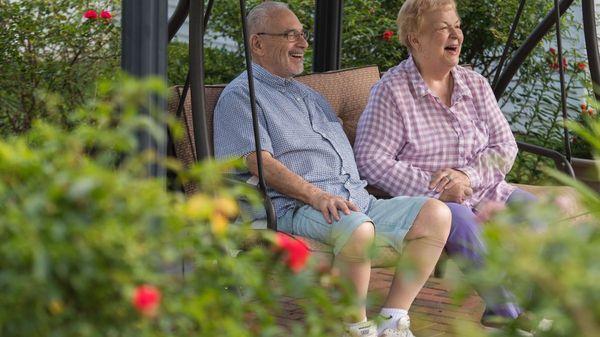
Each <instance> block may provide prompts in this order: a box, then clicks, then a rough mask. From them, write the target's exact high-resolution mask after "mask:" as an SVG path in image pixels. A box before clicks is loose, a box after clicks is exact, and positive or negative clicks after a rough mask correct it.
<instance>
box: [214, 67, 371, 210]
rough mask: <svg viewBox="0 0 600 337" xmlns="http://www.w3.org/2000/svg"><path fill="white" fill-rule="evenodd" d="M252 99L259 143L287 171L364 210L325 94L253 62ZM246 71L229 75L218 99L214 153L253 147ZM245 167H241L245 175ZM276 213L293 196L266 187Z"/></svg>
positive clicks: (366, 199)
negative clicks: (254, 94) (258, 130)
mask: <svg viewBox="0 0 600 337" xmlns="http://www.w3.org/2000/svg"><path fill="white" fill-rule="evenodd" d="M253 71H254V78H255V81H254V84H255V91H256V105H257V113H258V116H259V128H260V137H261V145H262V149H263V150H264V151H268V152H270V153H271V154H272V155H273V157H274V158H275V159H277V160H279V161H280V162H281V163H282V164H283V165H285V166H286V167H287V168H288V169H290V170H291V171H292V172H294V173H296V174H298V175H299V176H301V177H303V178H304V179H305V180H306V181H308V182H310V183H312V184H314V185H316V186H317V187H319V188H321V189H322V190H324V191H326V192H328V193H331V194H334V195H337V196H341V197H344V198H346V199H347V200H350V201H352V202H353V203H355V204H356V205H357V206H358V207H359V208H360V209H361V210H362V211H363V212H367V210H368V208H369V204H370V201H371V200H372V198H373V197H371V196H370V195H369V194H368V193H367V191H366V190H365V188H364V187H365V186H366V182H365V181H363V180H361V179H360V178H359V175H358V170H357V168H356V162H355V161H354V154H353V152H352V147H351V146H350V143H349V142H348V139H347V138H346V134H345V133H344V131H343V129H342V126H341V124H340V122H339V121H338V119H337V116H336V115H335V112H334V111H333V109H332V108H331V106H330V105H329V103H327V101H326V100H325V98H323V96H321V95H320V94H318V93H317V92H315V91H314V90H312V89H311V88H309V87H307V86H306V85H304V84H301V83H299V82H298V81H296V80H294V79H284V78H281V77H278V76H276V75H273V74H271V73H269V72H268V71H267V70H265V69H264V68H262V67H261V66H259V65H257V64H254V65H253ZM247 78H248V77H247V75H246V72H244V73H242V74H241V75H239V76H238V77H237V78H236V79H234V80H233V81H232V82H231V83H230V84H229V85H228V86H227V87H226V88H225V89H224V90H223V93H222V94H221V97H220V98H219V101H218V102H217V105H216V107H215V114H214V144H215V156H216V157H217V158H227V157H241V156H245V155H247V154H249V153H251V152H255V148H254V133H253V131H252V114H251V110H250V98H249V94H248V80H247ZM249 177H250V173H249V172H243V173H241V178H242V179H248V178H249ZM268 195H269V197H270V198H271V200H272V201H273V206H274V208H275V212H276V213H277V216H278V217H280V216H282V215H284V214H285V212H287V211H288V210H290V209H293V208H294V207H295V206H296V205H297V203H298V202H297V201H296V200H294V199H292V198H290V197H288V196H285V195H283V194H281V193H278V192H277V191H275V190H272V189H269V191H268Z"/></svg>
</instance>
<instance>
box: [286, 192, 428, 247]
mask: <svg viewBox="0 0 600 337" xmlns="http://www.w3.org/2000/svg"><path fill="white" fill-rule="evenodd" d="M427 199H428V198H426V197H404V196H401V197H395V198H392V199H375V198H373V199H372V200H371V203H370V205H369V209H368V211H367V213H366V214H365V213H362V212H352V213H350V214H348V215H346V214H344V213H343V212H341V211H340V220H339V221H333V222H332V223H331V224H328V223H327V221H325V218H323V214H322V213H321V212H320V211H317V210H316V209H314V208H312V207H311V206H309V205H306V204H304V205H299V206H297V207H296V208H295V209H292V210H289V211H287V212H286V213H285V214H284V215H283V216H281V217H280V218H279V219H278V220H277V227H278V228H279V229H280V230H281V231H284V232H287V233H290V234H294V235H300V236H304V237H308V238H311V239H313V240H317V241H319V242H323V243H326V244H328V245H331V246H333V253H334V254H336V255H337V254H338V253H339V252H340V251H341V249H342V248H343V247H344V245H345V244H346V242H347V241H348V239H349V238H350V236H351V235H352V233H353V232H354V230H355V229H356V228H357V227H358V226H360V225H361V224H362V223H364V222H371V223H373V225H374V226H375V241H376V245H377V246H391V247H393V248H394V249H396V250H397V251H398V252H401V251H402V245H403V242H404V237H405V236H406V233H407V232H408V231H409V230H410V228H411V226H412V224H413V222H414V221H415V218H416V217H417V215H418V214H419V211H420V210H421V207H422V206H423V204H424V203H425V201H427Z"/></svg>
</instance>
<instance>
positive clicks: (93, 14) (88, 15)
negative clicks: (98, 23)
mask: <svg viewBox="0 0 600 337" xmlns="http://www.w3.org/2000/svg"><path fill="white" fill-rule="evenodd" d="M83 17H84V18H86V19H88V20H89V19H92V20H94V19H97V18H98V13H97V12H96V11H95V10H93V9H90V10H88V11H87V12H85V14H83Z"/></svg>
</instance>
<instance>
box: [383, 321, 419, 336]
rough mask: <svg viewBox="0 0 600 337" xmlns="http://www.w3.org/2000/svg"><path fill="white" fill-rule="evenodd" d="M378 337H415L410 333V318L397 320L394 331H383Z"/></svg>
mask: <svg viewBox="0 0 600 337" xmlns="http://www.w3.org/2000/svg"><path fill="white" fill-rule="evenodd" d="M379 337H415V335H413V333H412V332H411V331H410V317H408V316H404V317H401V318H400V319H399V320H398V323H397V325H396V329H389V328H388V329H385V330H383V331H382V332H381V335H379Z"/></svg>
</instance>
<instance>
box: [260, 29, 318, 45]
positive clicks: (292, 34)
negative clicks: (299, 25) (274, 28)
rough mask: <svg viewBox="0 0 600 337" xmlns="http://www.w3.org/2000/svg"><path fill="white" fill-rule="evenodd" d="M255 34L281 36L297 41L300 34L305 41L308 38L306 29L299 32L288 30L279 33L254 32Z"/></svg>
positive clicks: (308, 34)
mask: <svg viewBox="0 0 600 337" xmlns="http://www.w3.org/2000/svg"><path fill="white" fill-rule="evenodd" d="M256 35H269V36H283V37H285V38H286V39H287V40H288V41H290V42H295V41H298V39H299V38H300V36H302V37H303V38H304V40H306V41H308V39H310V32H309V31H307V30H303V31H301V32H299V31H297V30H289V31H287V32H284V33H280V34H273V33H256Z"/></svg>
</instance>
